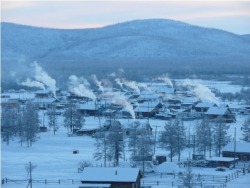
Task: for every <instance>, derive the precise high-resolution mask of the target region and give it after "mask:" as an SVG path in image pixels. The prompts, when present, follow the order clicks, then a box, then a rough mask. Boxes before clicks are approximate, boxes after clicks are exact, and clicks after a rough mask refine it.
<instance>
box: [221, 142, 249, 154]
mask: <svg viewBox="0 0 250 188" xmlns="http://www.w3.org/2000/svg"><path fill="white" fill-rule="evenodd" d="M222 151H229V152H234V142H230V143H228V144H227V145H226V146H225V147H224V148H223V149H222ZM235 152H240V153H250V143H247V142H236V147H235Z"/></svg>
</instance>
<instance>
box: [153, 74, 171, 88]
mask: <svg viewBox="0 0 250 188" xmlns="http://www.w3.org/2000/svg"><path fill="white" fill-rule="evenodd" d="M156 80H161V81H164V82H165V83H166V84H167V85H169V86H170V87H172V88H173V87H174V86H173V83H172V81H171V80H170V79H169V78H168V76H167V75H162V76H159V77H157V78H156Z"/></svg>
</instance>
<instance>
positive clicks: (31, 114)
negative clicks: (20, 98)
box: [23, 103, 40, 147]
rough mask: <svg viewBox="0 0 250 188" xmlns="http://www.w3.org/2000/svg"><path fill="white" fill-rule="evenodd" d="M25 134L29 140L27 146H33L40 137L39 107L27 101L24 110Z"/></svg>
mask: <svg viewBox="0 0 250 188" xmlns="http://www.w3.org/2000/svg"><path fill="white" fill-rule="evenodd" d="M23 124H24V136H25V139H26V142H27V147H30V146H32V143H33V142H35V141H36V140H37V138H38V136H37V134H38V132H39V125H40V121H39V115H38V108H37V106H36V105H34V104H32V103H27V104H26V106H25V108H24V110H23Z"/></svg>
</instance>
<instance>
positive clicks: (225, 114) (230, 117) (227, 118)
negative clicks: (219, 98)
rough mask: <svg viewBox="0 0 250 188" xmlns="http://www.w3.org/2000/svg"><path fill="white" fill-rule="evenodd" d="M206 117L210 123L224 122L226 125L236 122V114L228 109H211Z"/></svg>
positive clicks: (215, 107)
mask: <svg viewBox="0 0 250 188" xmlns="http://www.w3.org/2000/svg"><path fill="white" fill-rule="evenodd" d="M204 115H205V118H207V119H208V120H210V121H216V120H222V121H223V122H225V123H233V122H235V121H236V118H235V114H234V113H232V112H231V110H230V109H229V108H227V107H217V106H214V107H210V108H209V109H208V111H207V112H206V113H205V114H204Z"/></svg>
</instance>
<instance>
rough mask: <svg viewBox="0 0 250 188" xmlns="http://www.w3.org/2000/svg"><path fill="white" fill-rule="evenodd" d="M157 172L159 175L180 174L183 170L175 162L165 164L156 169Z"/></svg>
mask: <svg viewBox="0 0 250 188" xmlns="http://www.w3.org/2000/svg"><path fill="white" fill-rule="evenodd" d="M155 171H156V172H159V173H173V172H174V173H178V172H181V169H180V168H179V167H178V166H177V165H176V164H175V163H174V162H164V163H162V164H160V165H159V166H157V167H156V169H155Z"/></svg>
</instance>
